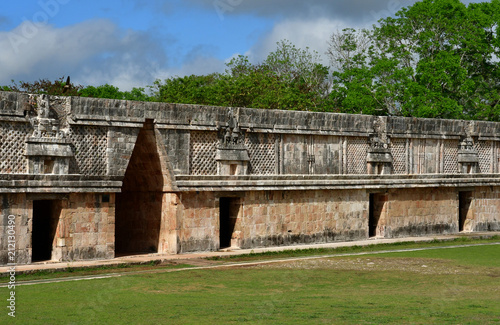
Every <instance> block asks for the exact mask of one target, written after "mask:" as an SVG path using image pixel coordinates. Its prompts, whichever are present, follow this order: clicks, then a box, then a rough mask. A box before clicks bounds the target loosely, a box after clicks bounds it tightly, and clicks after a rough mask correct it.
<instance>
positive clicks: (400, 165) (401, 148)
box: [391, 138, 408, 175]
mask: <svg viewBox="0 0 500 325" xmlns="http://www.w3.org/2000/svg"><path fill="white" fill-rule="evenodd" d="M391 154H392V173H393V174H398V175H401V174H406V173H407V166H406V165H407V160H408V159H407V156H406V139H396V138H394V139H391Z"/></svg>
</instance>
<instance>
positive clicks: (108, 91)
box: [78, 84, 151, 101]
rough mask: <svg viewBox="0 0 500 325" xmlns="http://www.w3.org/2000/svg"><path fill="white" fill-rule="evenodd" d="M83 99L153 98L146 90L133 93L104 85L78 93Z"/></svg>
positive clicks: (91, 87) (148, 99) (88, 87)
mask: <svg viewBox="0 0 500 325" xmlns="http://www.w3.org/2000/svg"><path fill="white" fill-rule="evenodd" d="M78 95H79V96H82V97H94V98H109V99H123V100H137V101H150V100H151V97H150V96H148V95H147V94H146V93H145V89H144V88H135V87H134V88H132V90H131V91H120V89H119V88H118V87H115V86H112V85H109V84H104V85H101V86H97V87H94V86H87V87H85V88H82V89H80V91H79V92H78Z"/></svg>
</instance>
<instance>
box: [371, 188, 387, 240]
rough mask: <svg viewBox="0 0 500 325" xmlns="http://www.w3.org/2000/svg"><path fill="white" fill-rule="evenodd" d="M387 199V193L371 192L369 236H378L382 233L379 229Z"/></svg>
mask: <svg viewBox="0 0 500 325" xmlns="http://www.w3.org/2000/svg"><path fill="white" fill-rule="evenodd" d="M386 201H387V195H386V194H380V193H371V194H370V203H369V206H370V207H369V212H368V236H369V237H376V236H379V235H380V233H379V232H378V231H377V228H378V227H379V223H380V217H381V216H382V212H383V210H384V204H385V202H386Z"/></svg>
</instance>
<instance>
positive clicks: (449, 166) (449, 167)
mask: <svg viewBox="0 0 500 325" xmlns="http://www.w3.org/2000/svg"><path fill="white" fill-rule="evenodd" d="M458 146H459V141H458V140H444V141H443V147H444V173H445V174H458Z"/></svg>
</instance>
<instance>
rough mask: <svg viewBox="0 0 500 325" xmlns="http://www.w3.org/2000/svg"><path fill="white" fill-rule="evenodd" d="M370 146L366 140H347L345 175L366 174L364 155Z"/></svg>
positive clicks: (353, 138) (354, 138)
mask: <svg viewBox="0 0 500 325" xmlns="http://www.w3.org/2000/svg"><path fill="white" fill-rule="evenodd" d="M369 147H370V145H369V143H368V139H367V138H361V137H352V138H348V139H347V173H348V174H367V173H368V171H367V166H366V155H367V152H368V149H369Z"/></svg>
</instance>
